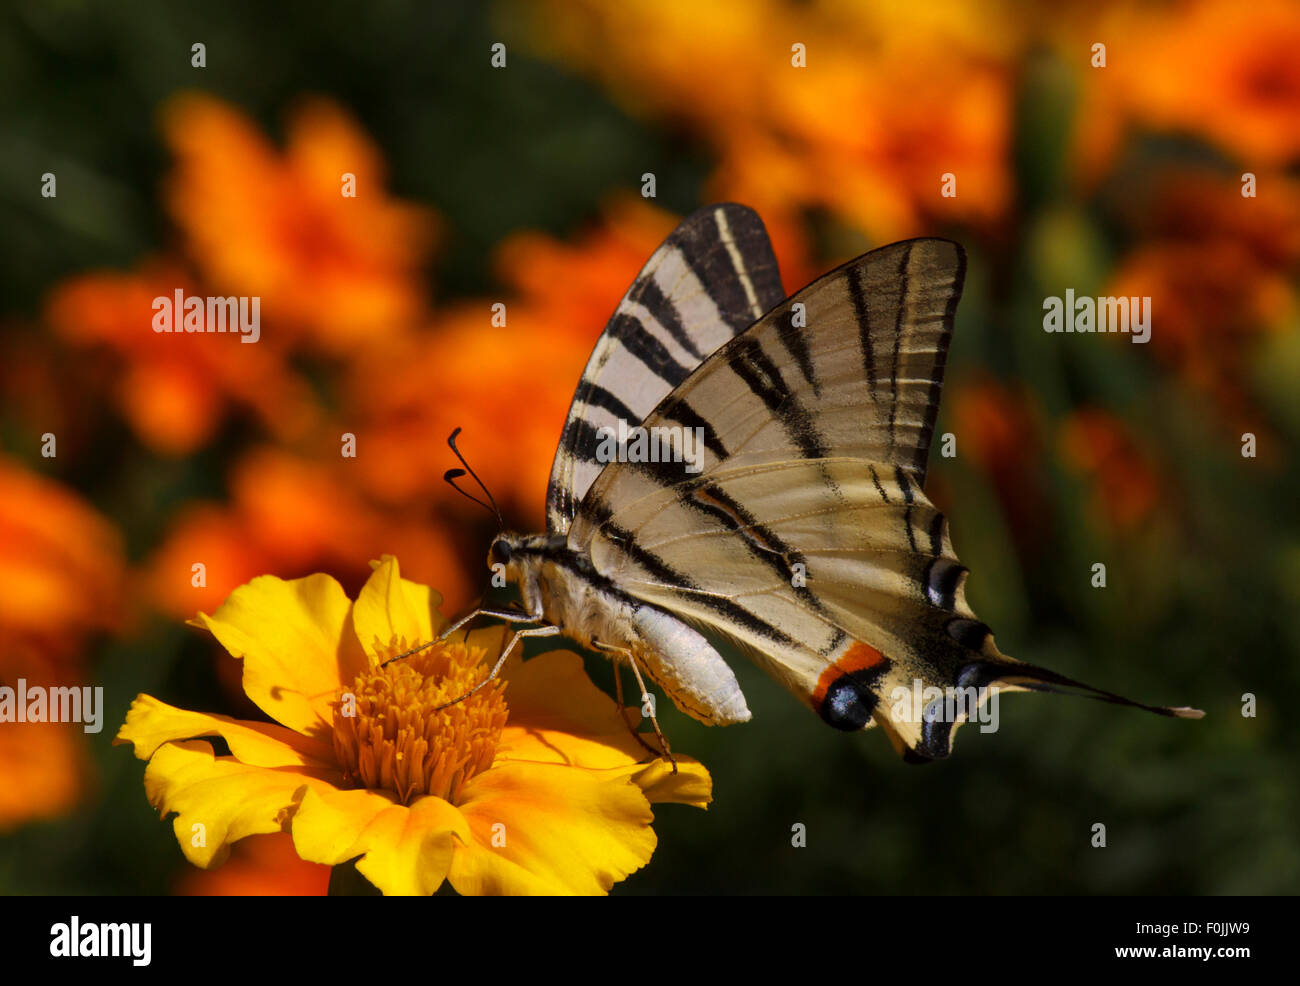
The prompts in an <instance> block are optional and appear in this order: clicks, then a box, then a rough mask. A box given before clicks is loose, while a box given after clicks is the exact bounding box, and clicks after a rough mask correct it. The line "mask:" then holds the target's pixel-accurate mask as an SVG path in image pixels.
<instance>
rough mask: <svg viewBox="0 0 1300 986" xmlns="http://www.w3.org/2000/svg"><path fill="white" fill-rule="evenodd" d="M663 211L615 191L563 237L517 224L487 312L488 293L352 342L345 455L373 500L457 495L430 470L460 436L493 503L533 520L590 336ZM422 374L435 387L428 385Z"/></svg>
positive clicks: (660, 231) (643, 253)
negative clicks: (506, 289) (421, 331)
mask: <svg viewBox="0 0 1300 986" xmlns="http://www.w3.org/2000/svg"><path fill="white" fill-rule="evenodd" d="M675 223H676V218H675V217H673V216H671V215H670V214H668V213H665V212H663V211H661V210H659V209H656V208H654V207H652V206H648V205H645V204H643V203H638V202H635V201H631V200H628V199H621V200H617V201H615V202H613V203H611V204H610V206H609V207H608V208H607V209H606V211H605V214H604V216H603V217H602V220H601V222H600V223H599V224H598V225H596V226H595V227H594V228H592V229H590V230H588V231H587V232H585V233H583V234H582V235H580V236H579V237H577V239H576V241H575V242H574V243H566V242H563V241H559V240H556V239H554V238H553V237H550V236H546V235H544V234H541V233H532V232H528V233H518V234H515V235H514V236H512V237H510V238H509V239H507V240H506V241H505V242H504V243H503V244H502V245H501V247H500V248H499V250H498V253H497V256H496V258H495V266H496V268H497V270H498V272H499V275H500V276H501V278H502V280H503V281H505V282H506V283H507V284H508V285H510V286H511V287H513V288H514V291H513V292H512V295H511V296H509V297H506V298H504V299H502V300H503V301H504V303H505V305H506V319H505V322H506V324H505V325H504V326H501V325H493V324H492V322H493V312H492V304H493V303H494V300H493V299H485V300H483V301H481V302H476V303H473V304H470V303H462V304H458V305H456V306H454V307H449V308H446V309H444V310H442V311H441V312H439V313H438V314H437V316H436V317H435V319H434V322H433V326H432V329H431V331H429V332H428V333H426V334H425V335H423V336H421V337H409V338H405V339H401V340H394V341H392V342H391V343H389V344H387V345H384V346H382V347H375V348H372V349H368V350H366V351H365V352H362V353H359V354H358V355H357V358H356V359H355V360H354V361H352V362H351V363H350V364H349V367H348V369H349V371H350V380H349V384H348V387H347V389H346V391H345V393H344V400H343V403H344V405H345V407H346V409H347V414H348V415H349V417H348V419H347V420H348V422H349V427H353V426H355V427H354V428H353V430H355V431H356V433H357V434H358V436H363V437H362V438H361V440H363V441H364V442H365V448H366V451H365V454H364V455H360V456H358V459H357V465H358V467H359V470H360V475H361V476H362V481H363V483H364V485H365V488H366V489H367V491H368V492H370V493H371V494H373V495H374V496H376V497H377V498H379V499H381V500H382V501H384V502H393V503H400V502H409V501H411V500H413V499H415V498H417V497H421V496H423V497H429V496H433V497H437V498H440V499H444V500H447V501H448V502H454V503H456V504H457V508H458V509H459V508H460V506H461V504H460V502H459V501H460V497H458V496H457V495H456V494H455V493H454V492H453V491H452V490H451V489H450V488H449V487H448V486H447V485H446V483H444V482H443V479H442V477H443V473H444V472H446V470H447V468H448V466H449V465H454V461H453V460H452V459H451V453H450V452H449V451H448V449H447V446H446V444H445V443H444V439H445V438H446V436H447V435H449V434H450V433H451V432H452V430H453V429H454V428H456V427H460V426H464V428H465V434H464V436H463V437H462V439H461V446H462V448H463V449H464V451H465V454H466V456H467V457H469V459H470V462H471V464H472V465H473V466H474V468H475V471H477V472H478V473H479V475H480V476H482V477H483V479H484V481H485V482H487V483H488V485H489V488H491V489H492V491H493V495H494V496H496V498H497V499H498V500H499V501H500V502H501V505H502V508H503V509H504V510H507V511H508V512H511V513H513V514H515V515H516V516H518V517H519V518H520V520H521V521H523V522H525V523H527V524H529V525H531V526H532V528H533V529H535V530H540V529H541V528H542V526H543V525H544V523H545V513H544V502H545V495H546V483H547V480H548V479H549V477H550V469H551V460H552V458H553V457H554V455H555V448H556V444H557V443H558V441H559V438H560V431H561V429H562V428H563V425H564V418H565V415H566V414H567V413H568V409H569V404H570V402H571V401H572V400H573V393H574V390H575V389H576V388H577V385H578V380H579V378H580V377H581V375H582V369H583V367H584V366H585V365H586V363H587V358H588V356H590V355H591V349H592V347H593V346H594V345H595V343H596V338H597V337H598V336H599V335H600V333H601V330H602V329H604V327H605V323H606V321H608V319H609V317H610V315H612V314H613V312H614V309H615V308H616V307H617V305H618V302H619V299H620V298H622V296H623V293H624V292H625V291H626V290H627V288H628V286H629V285H630V284H631V283H632V280H633V278H634V277H636V275H637V272H638V271H639V270H640V269H641V266H642V265H643V264H644V263H645V262H646V261H647V260H648V259H650V254H651V253H653V252H654V250H655V248H656V247H658V246H659V244H660V242H662V240H663V238H664V237H665V236H666V235H667V234H668V233H669V232H671V230H672V228H673V226H674V225H675ZM433 381H436V386H435V385H433V383H432V382H433Z"/></svg>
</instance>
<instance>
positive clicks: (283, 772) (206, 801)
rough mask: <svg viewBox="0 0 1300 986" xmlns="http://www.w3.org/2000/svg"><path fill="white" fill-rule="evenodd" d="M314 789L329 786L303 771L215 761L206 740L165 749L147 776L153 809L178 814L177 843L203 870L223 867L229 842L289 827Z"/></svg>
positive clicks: (174, 826)
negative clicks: (299, 800)
mask: <svg viewBox="0 0 1300 986" xmlns="http://www.w3.org/2000/svg"><path fill="white" fill-rule="evenodd" d="M312 784H321V785H322V786H328V785H327V784H324V782H323V781H321V779H320V778H319V777H318V776H314V775H311V774H308V773H307V772H305V771H302V770H294V769H291V768H286V767H281V768H268V767H250V766H248V765H247V764H242V763H239V762H237V761H236V760H233V759H231V758H229V757H216V756H214V755H213V752H212V746H211V744H209V743H205V742H203V741H202V740H192V741H190V742H186V743H167V744H165V745H164V746H162V747H160V748H159V750H158V752H157V753H155V754H154V756H153V759H152V760H150V761H149V766H148V767H146V768H145V772H144V791H145V794H146V795H147V796H148V798H149V802H150V804H152V805H153V806H154V807H155V808H157V809H158V810H159V811H160V812H161V813H162V814H163V816H164V817H165V816H166V815H168V814H170V813H171V812H176V820H175V821H174V822H173V823H172V829H173V830H174V831H175V833H176V841H177V842H179V843H180V847H181V851H182V852H183V853H185V858H186V859H188V860H189V861H190V862H191V863H193V864H194V865H195V866H201V867H203V868H204V869H210V868H211V867H213V866H218V865H220V864H221V863H222V862H224V861H225V859H226V857H227V856H228V855H230V843H232V842H235V841H237V840H239V839H242V838H244V837H245V836H248V835H261V834H264V833H267V832H279V831H282V830H283V829H284V828H286V827H287V825H288V818H289V814H290V810H291V809H292V808H293V805H294V803H295V801H296V800H297V798H299V797H301V792H302V790H303V788H304V786H306V785H312Z"/></svg>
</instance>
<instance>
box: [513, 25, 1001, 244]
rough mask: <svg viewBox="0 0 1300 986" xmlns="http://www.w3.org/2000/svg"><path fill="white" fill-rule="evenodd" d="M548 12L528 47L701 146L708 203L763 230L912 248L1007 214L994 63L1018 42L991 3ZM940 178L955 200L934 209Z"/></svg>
mask: <svg viewBox="0 0 1300 986" xmlns="http://www.w3.org/2000/svg"><path fill="white" fill-rule="evenodd" d="M549 9H550V12H551V14H552V15H553V16H550V17H547V18H545V19H542V18H540V17H539V18H538V19H537V21H536V23H535V24H534V25H533V29H532V30H530V31H529V32H528V38H529V40H530V43H533V44H534V45H541V46H543V47H545V48H548V49H550V50H551V51H552V52H555V53H557V54H559V55H560V56H562V57H564V58H565V59H566V61H569V62H571V63H575V64H577V65H578V66H579V67H581V68H583V69H586V70H587V71H590V72H591V73H593V74H594V75H596V76H597V77H598V78H600V79H601V80H602V81H603V82H604V83H605V84H607V85H609V86H610V87H611V88H612V89H614V90H615V92H616V93H617V95H619V96H620V97H621V98H622V99H623V100H624V101H625V102H626V103H628V104H629V105H631V106H633V107H634V108H636V109H639V110H643V111H648V112H650V113H653V114H656V115H660V116H665V117H669V118H672V119H676V120H681V121H685V122H686V123H687V124H689V125H690V126H691V127H693V128H694V129H695V130H696V131H697V132H698V133H699V134H700V135H701V136H702V137H703V138H704V139H706V140H708V141H710V142H711V143H713V144H714V145H715V148H716V150H717V152H718V154H719V157H720V161H719V164H718V169H717V172H716V173H715V176H714V179H713V181H712V182H711V185H710V188H711V191H712V196H713V197H717V198H735V199H736V200H737V201H741V202H745V203H746V204H749V205H753V206H755V207H756V208H758V209H759V211H760V213H762V214H763V215H765V216H766V215H768V214H772V215H788V214H790V213H791V211H792V210H793V209H794V208H797V207H804V206H817V207H823V208H827V209H831V210H832V211H834V212H836V213H837V214H838V215H840V216H842V217H843V218H845V219H847V220H849V221H850V222H852V223H854V224H855V225H857V226H858V227H859V228H861V229H863V230H865V231H866V232H867V233H868V234H869V235H871V236H873V237H875V238H877V239H882V240H891V239H897V238H900V237H903V236H914V235H917V233H918V232H921V231H922V229H923V225H924V223H926V222H928V221H929V220H930V219H932V218H935V217H939V218H948V219H960V220H964V221H971V222H979V223H989V222H993V221H996V220H997V219H999V218H1000V217H1001V216H1002V215H1003V214H1004V213H1005V211H1006V210H1007V208H1008V206H1009V205H1010V202H1011V180H1010V176H1009V174H1008V169H1007V162H1008V157H1009V149H1010V127H1011V108H1012V107H1011V104H1012V100H1011V85H1012V78H1011V72H1010V70H1009V65H1008V55H1009V54H1010V53H1011V52H1012V51H1014V50H1015V49H1016V48H1017V47H1018V46H1019V44H1020V38H1021V31H1020V30H1019V29H1018V21H1017V19H1016V18H1015V17H1014V16H1012V15H1011V14H1010V13H1009V8H1007V7H1005V6H1004V5H1001V4H996V3H980V4H974V5H971V4H958V3H949V2H945V3H940V4H914V5H912V6H910V7H907V6H899V5H892V4H891V5H867V4H850V3H838V2H825V3H811V4H803V5H800V6H798V7H797V8H796V7H792V6H790V5H789V4H786V3H779V2H776V0H762V2H757V3H755V2H740V0H725V2H721V3H712V4H707V5H700V4H698V3H691V2H686V0H676V2H667V3H665V2H663V0H631V2H626V3H620V4H597V3H592V2H589V0H586V2H579V3H564V4H551V5H549ZM795 46H799V49H796V47H795ZM935 51H942V52H943V57H942V58H941V59H935V58H933V57H931V54H932V53H933V52H935ZM801 56H802V57H803V59H804V67H796V65H795V64H794V62H795V60H797V59H798V58H800V57H801ZM947 173H951V174H953V175H955V176H956V180H957V186H956V192H957V194H956V195H955V196H951V197H945V196H943V195H941V181H942V176H943V175H945V174H947Z"/></svg>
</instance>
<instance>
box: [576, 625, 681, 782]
mask: <svg viewBox="0 0 1300 986" xmlns="http://www.w3.org/2000/svg"><path fill="white" fill-rule="evenodd" d="M591 643H592V646H593V647H595V648H596V649H597V650H603V651H606V652H608V653H611V654H617V655H618V656H620V657H622V658H624V659H625V660H626V661H627V663H628V664H630V665H632V673H633V674H634V675H636V683H637V685H638V686H639V687H640V689H641V709H642V714H643V715H644V714H645V711H644V710H646V709H648V708H650V693H649V692H648V691H646V687H645V679H644V678H642V677H641V668H640V667H639V666H638V665H637V662H636V657H635V656H633V654H632V652H631V651H630V650H628V649H627V648H626V647H614V646H612V645H610V644H602V643H601V642H600V641H599V640H593V641H592V642H591ZM614 689H615V692H616V695H617V702H618V716H619V718H620V719H622V720H623V722H624V723H627V728H628V730H629V731H630V732H631V733H632V735H633V737H635V739H636V741H637V742H638V743H640V744H641V745H642V746H644V747H645V748H646V749H647V750H649V751H650V752H651V753H653V754H654V755H655V756H666V757H667V758H668V762H669V763H671V764H672V765H673V773H674V774H675V773H677V759H676V757H674V756H673V751H672V750H671V749H669V747H668V738H667V737H666V736H664V733H663V730H662V729H660V728H659V720H658V719H657V718H656V717H655V714H654V713H653V712H651V713H650V714H649V719H650V724H651V725H652V726H654V730H655V736H656V737H658V739H659V744H660V747H661V749H658V750H656V749H655V748H654V747H653V746H651V745H650V744H649V743H647V742H646V741H645V738H644V737H642V735H641V733H640V732H639V731H638V730H637V729H636V728H635V727H634V726H633V725H632V724H631V723H630V722H628V721H627V718H626V717H625V716H624V715H623V710H624V709H625V708H627V706H626V705H624V704H623V675H622V669H621V668H620V666H619V662H618V661H615V662H614Z"/></svg>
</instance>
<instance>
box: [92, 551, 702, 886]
mask: <svg viewBox="0 0 1300 986" xmlns="http://www.w3.org/2000/svg"><path fill="white" fill-rule="evenodd" d="M440 603H441V599H440V597H439V596H438V594H437V593H436V592H434V591H433V590H432V589H429V588H428V587H426V586H422V585H418V584H416V583H414V582H410V581H408V580H406V579H403V578H401V576H400V574H399V571H398V566H397V561H396V560H395V559H394V558H392V557H391V556H385V557H384V558H383V559H382V560H381V561H380V562H378V563H376V564H375V567H374V571H373V572H372V573H371V576H370V578H369V580H368V581H367V582H366V584H365V586H364V587H363V588H362V589H361V592H360V593H359V595H358V596H357V599H356V601H355V602H352V601H350V600H349V599H348V598H347V596H346V595H345V594H344V592H343V589H342V587H341V586H340V585H339V584H338V583H337V582H335V581H334V580H333V579H332V578H330V577H329V576H326V575H320V574H317V575H311V576H308V577H307V578H303V579H295V580H292V581H285V580H282V579H278V578H275V577H273V576H268V575H264V576H260V577H258V578H256V579H253V581H252V582H250V583H249V584H248V585H245V586H241V587H240V588H239V589H237V590H235V592H234V593H233V594H232V595H231V596H230V598H229V599H228V600H227V601H226V602H225V603H224V604H223V605H222V606H221V607H220V608H219V609H218V610H217V611H216V613H214V614H213V615H212V616H207V615H204V614H200V615H199V618H198V621H197V623H196V625H199V626H203V627H206V628H207V629H208V630H210V631H211V632H212V634H213V635H214V636H215V637H216V638H217V639H218V640H219V641H221V643H222V645H223V646H224V647H225V648H226V649H227V650H228V651H229V652H230V653H231V654H232V655H233V656H235V657H237V658H240V659H242V660H243V662H244V664H243V669H244V691H245V692H246V693H247V694H248V697H249V698H250V699H252V700H253V701H254V702H255V703H256V704H257V705H258V706H259V707H260V708H261V709H262V710H263V711H264V712H265V713H266V714H267V715H269V716H271V717H272V718H273V719H275V720H277V722H276V723H261V722H241V721H237V720H235V719H231V718H229V717H227V716H220V715H209V714H205V713H201V712H187V711H185V710H183V709H177V708H174V707H172V706H170V705H167V704H165V703H163V702H160V701H159V700H158V699H156V698H153V697H151V696H148V695H141V696H139V697H138V698H137V699H136V700H135V702H134V703H133V704H132V706H131V710H130V711H129V712H128V714H127V718H126V723H125V725H123V727H122V729H121V730H120V732H119V733H118V735H117V738H116V740H115V742H117V743H132V744H133V745H134V747H135V754H136V756H137V757H139V758H141V759H143V760H148V761H149V766H148V767H147V768H146V769H145V793H146V794H147V796H148V797H149V800H150V802H151V803H152V804H153V805H154V806H155V807H157V808H158V809H159V810H160V811H161V812H162V813H163V814H164V815H166V814H170V813H173V812H174V813H175V814H176V819H175V821H174V823H173V828H174V830H175V832H176V837H177V840H178V841H179V843H180V846H181V849H182V851H183V852H184V853H185V855H186V857H187V858H188V859H189V860H190V862H192V863H194V864H195V865H197V866H200V867H203V868H205V869H209V868H211V867H214V866H217V865H220V864H221V863H222V862H223V861H224V860H225V858H226V857H227V856H228V855H229V852H230V844H231V843H233V842H235V841H237V840H239V839H242V838H244V837H245V836H250V835H257V834H263V833H270V832H281V831H283V832H289V833H291V835H292V837H293V844H294V847H295V849H296V850H297V852H298V855H299V856H301V857H302V858H303V859H305V860H308V861H310V862H315V863H325V864H328V865H331V866H333V865H338V864H340V863H345V862H348V861H349V860H356V868H357V871H358V872H360V873H361V874H362V875H363V876H364V877H365V878H366V879H368V880H369V881H370V882H371V883H373V884H374V885H375V886H376V887H378V888H379V889H380V890H382V891H383V892H384V893H386V894H430V893H432V892H433V891H435V890H437V889H438V887H439V886H440V885H441V884H442V883H443V881H444V880H449V881H450V883H451V885H452V887H453V888H455V889H456V890H457V891H459V892H460V893H462V894H484V893H538V894H561V893H605V892H607V891H608V890H609V888H610V887H611V886H612V885H613V884H614V883H615V882H616V881H618V880H621V879H623V878H624V877H626V876H627V875H628V874H630V873H632V872H633V871H634V870H637V869H639V868H640V867H641V866H643V865H644V864H645V863H646V862H647V861H648V860H649V859H650V856H651V854H652V853H653V852H654V848H655V841H656V840H655V833H654V830H653V829H652V828H651V822H652V821H653V817H654V816H653V813H652V811H651V809H650V805H651V803H653V802H677V803H680V804H692V805H696V806H698V807H704V806H706V805H707V804H708V802H709V800H710V799H711V780H710V778H709V775H708V772H707V771H706V770H705V769H704V767H703V766H702V765H700V764H699V763H697V762H695V761H692V760H690V759H689V758H685V757H680V756H679V757H678V758H677V762H678V767H679V771H678V773H676V774H674V773H672V772H671V769H670V767H669V765H668V764H667V763H666V762H665V761H663V760H652V761H650V762H644V761H643V760H642V759H641V757H642V755H643V754H644V750H643V749H642V748H641V747H640V745H639V744H638V743H637V741H636V740H635V739H634V738H633V737H632V736H631V735H630V733H629V732H628V730H627V728H626V726H625V725H624V723H623V722H622V721H621V720H620V718H619V716H618V714H617V711H616V708H615V706H614V703H613V702H612V701H611V700H610V699H609V697H608V696H606V695H605V694H604V693H603V692H601V691H600V690H599V689H597V688H596V686H595V685H594V684H592V682H591V681H590V679H588V678H587V676H586V674H585V672H584V670H583V667H582V662H581V660H580V659H579V658H578V656H577V655H575V654H572V653H568V652H563V651H553V652H550V653H547V654H544V655H541V656H539V657H537V658H535V659H533V660H530V661H528V662H526V663H525V662H522V661H520V660H518V659H512V660H511V662H509V663H508V664H507V667H506V671H505V674H504V675H503V679H502V680H500V681H497V682H494V683H492V684H489V685H487V686H485V687H483V688H481V689H479V690H478V692H476V693H475V695H474V696H472V697H471V698H469V699H466V700H465V701H463V702H461V703H458V704H456V705H453V706H450V707H448V708H445V709H438V708H437V706H438V705H440V704H441V703H442V702H445V701H447V700H448V699H450V698H454V697H455V696H456V695H459V694H463V693H464V691H465V690H467V689H468V688H470V687H472V686H473V685H475V684H477V683H478V682H479V681H481V680H482V679H483V678H484V677H485V676H486V674H487V668H488V663H486V662H485V660H484V659H485V658H487V657H489V656H491V657H495V655H496V654H497V653H499V648H500V646H501V644H502V640H503V630H502V629H501V628H495V629H492V630H486V631H479V632H477V633H471V634H470V635H469V636H468V638H467V639H461V638H457V640H456V641H454V642H452V641H449V642H447V643H445V644H442V643H439V644H435V645H434V646H433V647H431V648H428V649H427V650H425V651H421V652H420V653H419V654H415V655H411V656H410V657H407V658H405V659H403V660H401V661H396V662H393V663H391V664H387V665H386V666H385V662H386V661H388V659H389V658H392V657H395V656H396V655H398V654H402V653H404V652H405V651H407V650H409V649H410V648H412V647H414V646H418V645H419V644H421V643H426V642H428V641H430V640H435V639H436V637H437V634H438V633H439V631H440V630H441V629H442V628H443V627H444V626H445V621H444V620H443V618H442V616H441V615H440V614H439V612H438V606H439V605H440ZM277 723H278V724H277ZM203 736H218V737H220V738H221V739H222V740H224V741H225V745H226V746H227V747H228V748H229V750H230V754H229V755H219V754H218V753H217V752H216V751H214V749H213V747H212V744H210V743H208V742H206V741H204V740H202V739H199V738H198V737H203ZM200 835H201V836H202V838H200V837H199V836H200Z"/></svg>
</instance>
